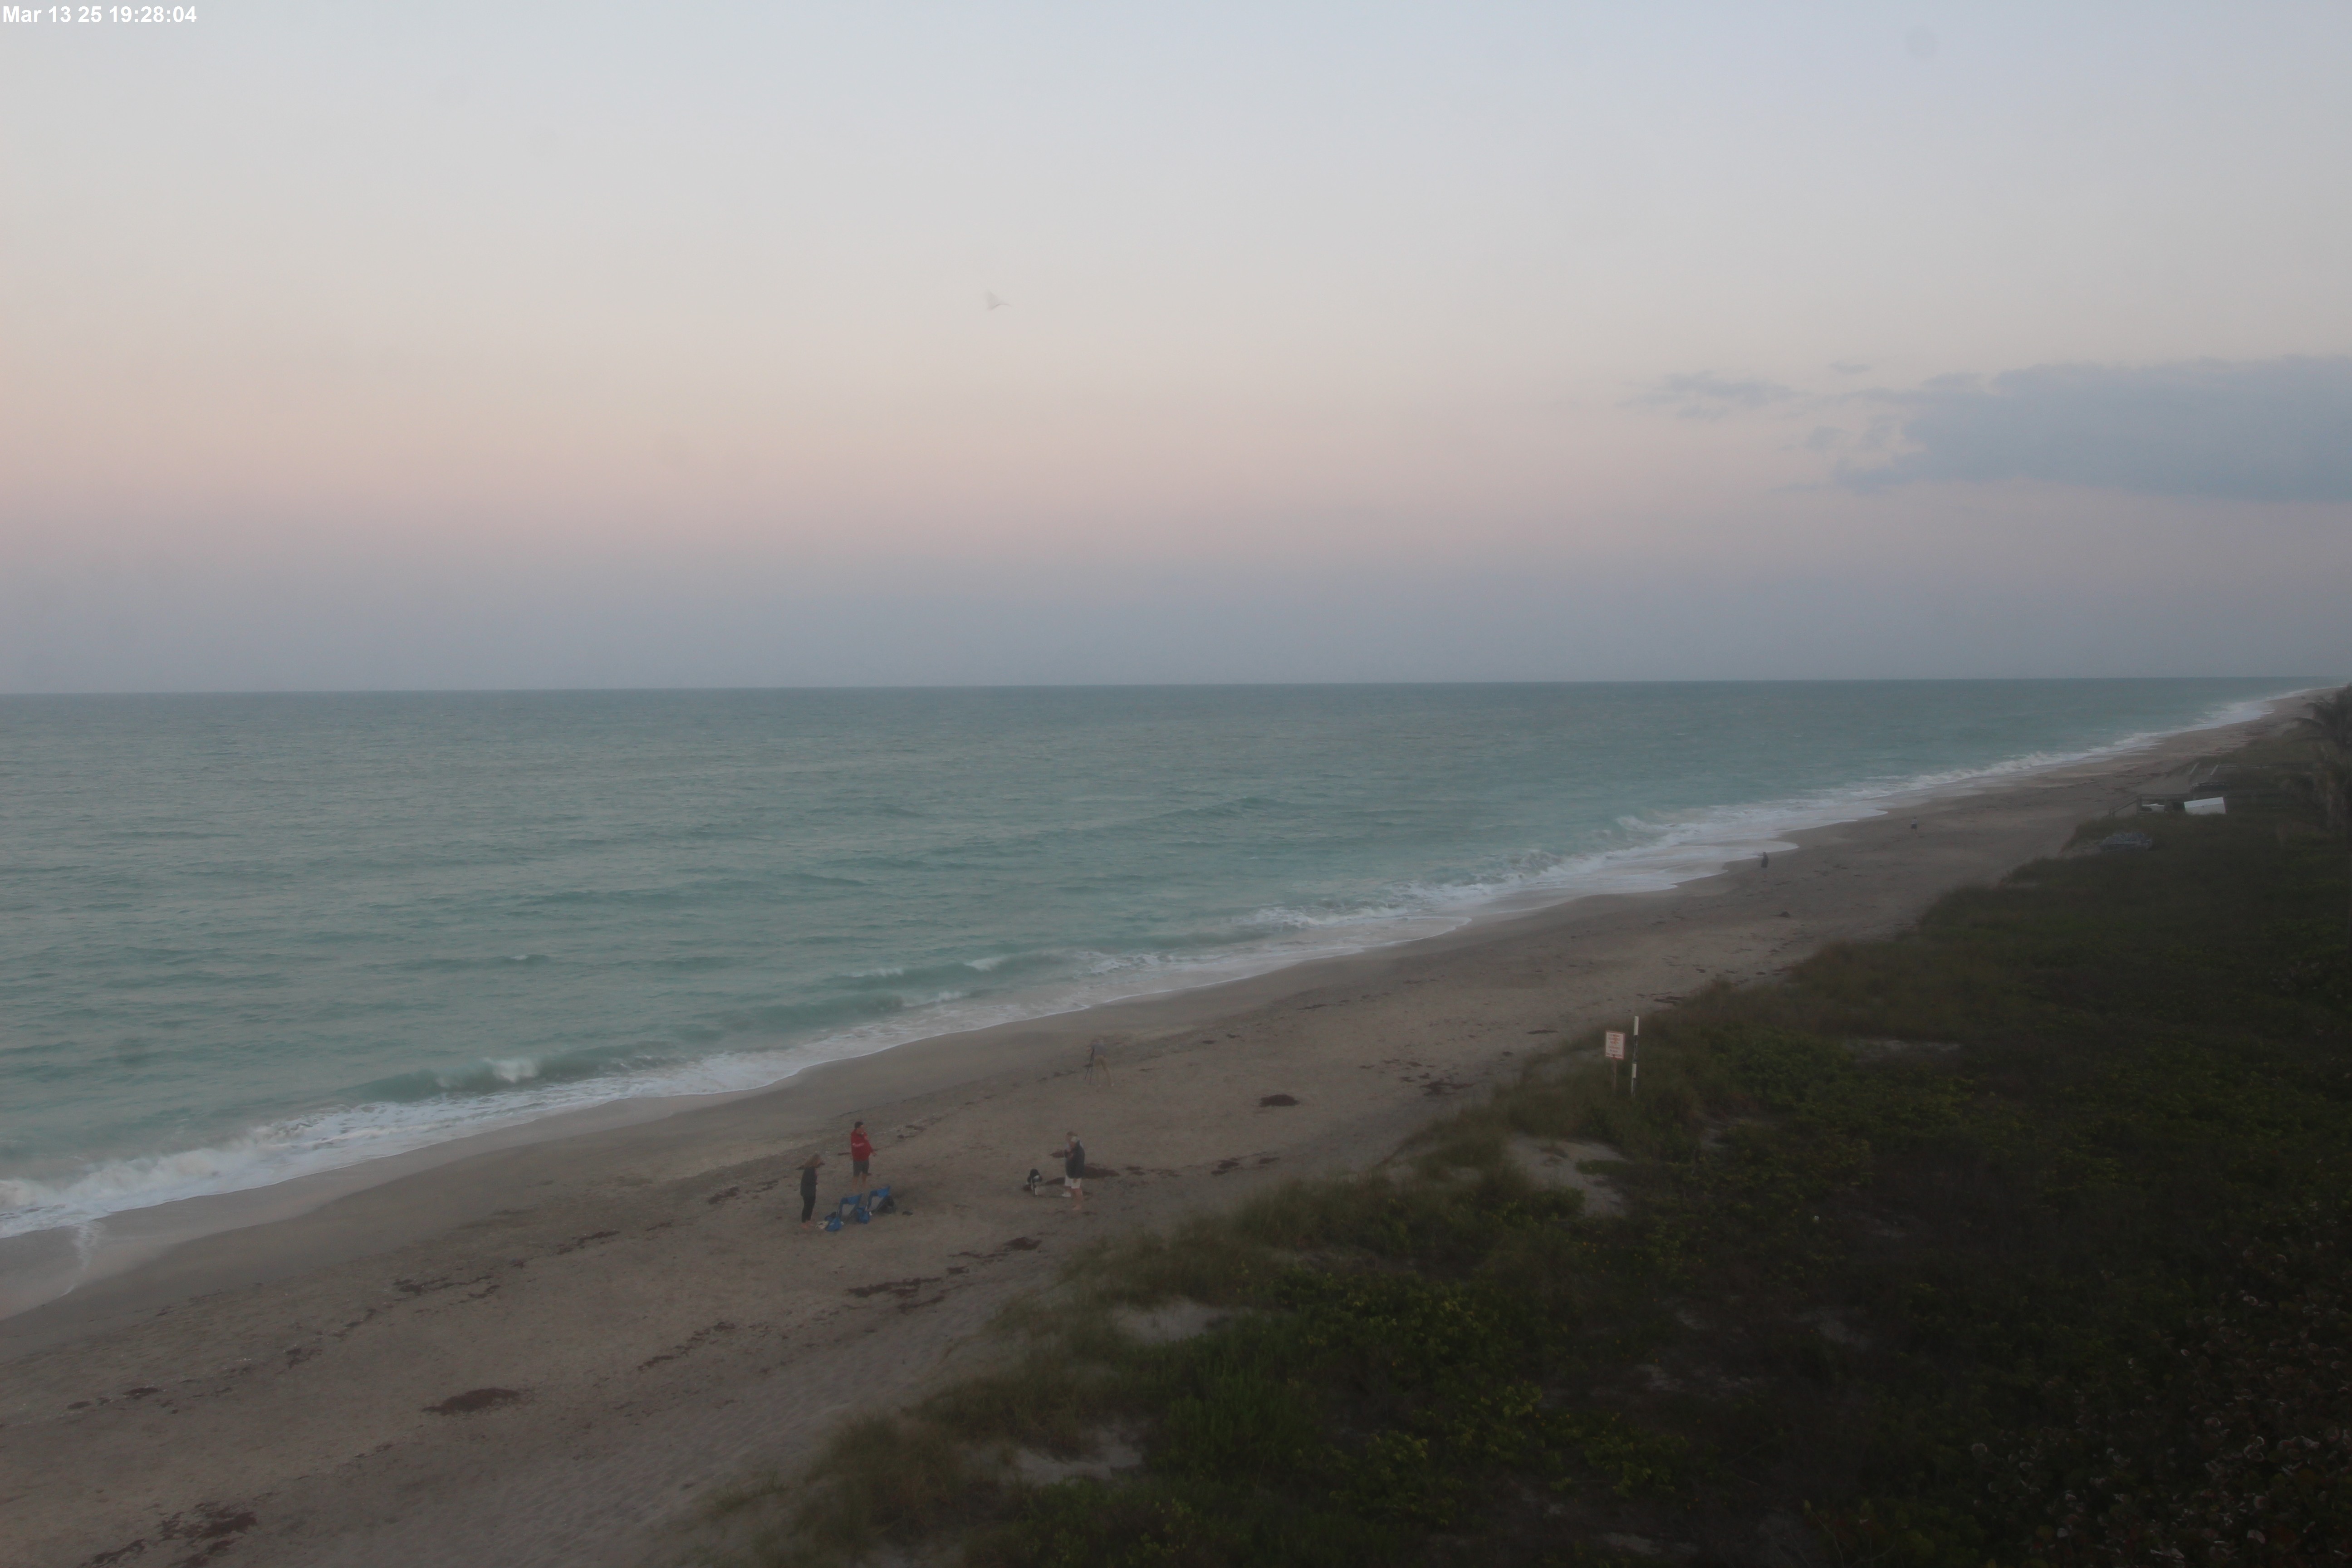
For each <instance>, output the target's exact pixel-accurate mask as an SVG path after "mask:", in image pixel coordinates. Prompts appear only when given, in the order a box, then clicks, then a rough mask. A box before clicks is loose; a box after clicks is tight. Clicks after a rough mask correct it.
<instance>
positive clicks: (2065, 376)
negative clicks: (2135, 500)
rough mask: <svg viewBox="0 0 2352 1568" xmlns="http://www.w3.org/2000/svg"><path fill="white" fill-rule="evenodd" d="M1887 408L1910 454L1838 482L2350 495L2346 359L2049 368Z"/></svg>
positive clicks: (1928, 390) (1929, 389)
mask: <svg viewBox="0 0 2352 1568" xmlns="http://www.w3.org/2000/svg"><path fill="white" fill-rule="evenodd" d="M1865 395H1866V396H1869V397H1871V398H1873V399H1875V400H1879V401H1882V402H1885V403H1887V404H1891V405H1894V407H1895V409H1896V411H1897V414H1896V417H1897V419H1898V421H1899V424H1900V427H1901V435H1900V440H1899V442H1898V443H1897V445H1898V446H1902V447H1908V448H1909V449H1908V450H1905V451H1902V452H1900V454H1899V455H1898V456H1896V457H1895V458H1892V459H1891V460H1890V461H1888V462H1885V463H1883V464H1879V465H1877V466H1874V467H1871V468H1845V469H1843V470H1842V471H1841V472H1840V474H1839V476H1838V477H1839V479H1840V480H1841V481H1842V482H1843V483H1844V484H1846V485H1848V486H1850V487H1852V488H1853V489H1863V490H1870V489H1885V488H1886V487H1887V486H1890V485H1901V484H1912V483H1916V482H1920V481H1923V480H1964V481H1984V480H1999V479H2039V480H2042V481H2043V482H2045V483H2049V484H2058V485H2080V486H2085V487H2088V488H2091V489H2112V490H2126V491H2130V492H2133V493H2136V494H2140V495H2168V496H2220V497H2227V498H2231V499H2233V500H2303V501H2341V500H2352V357H2335V358H2324V359H2322V358H2301V357H2290V358H2284V359H2271V360H2254V361H2250V362H2242V363H2231V362H2227V361H2222V360H2195V361H2189V362H2187V363H2178V364H2158V365H2145V366H2137V367H2132V366H2123V365H2096V364H2050V365H2034V366H2032V367H2031V368H2028V369H2025V370H2012V371H2007V372H2004V373H2002V374H2000V375H1996V376H1993V377H1992V378H1990V380H1985V379H1981V378H1979V377H1976V376H1945V377H1941V378H1938V379H1937V380H1934V381H1930V382H1928V383H1927V384H1924V385H1922V386H1920V387H1918V388H1917V389H1916V390H1914V391H1909V392H1880V393H1872V394H1865Z"/></svg>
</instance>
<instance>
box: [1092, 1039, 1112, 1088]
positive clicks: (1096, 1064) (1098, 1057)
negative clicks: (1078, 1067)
mask: <svg viewBox="0 0 2352 1568" xmlns="http://www.w3.org/2000/svg"><path fill="white" fill-rule="evenodd" d="M1106 1044H1107V1042H1106V1041H1105V1040H1104V1039H1103V1037H1101V1036H1100V1035H1097V1036H1096V1037H1094V1038H1093V1039H1092V1040H1090V1041H1088V1042H1087V1082H1088V1083H1094V1082H1097V1081H1100V1082H1103V1083H1108V1082H1109V1081H1110V1052H1109V1051H1108V1050H1107V1049H1105V1048H1104V1047H1105V1046H1106Z"/></svg>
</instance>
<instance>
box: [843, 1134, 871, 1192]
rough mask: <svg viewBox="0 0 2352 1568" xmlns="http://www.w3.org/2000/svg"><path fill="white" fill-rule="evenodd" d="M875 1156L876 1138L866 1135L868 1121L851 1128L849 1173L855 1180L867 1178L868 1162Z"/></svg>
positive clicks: (861, 1180) (860, 1180)
mask: <svg viewBox="0 0 2352 1568" xmlns="http://www.w3.org/2000/svg"><path fill="white" fill-rule="evenodd" d="M873 1158H874V1140H873V1139H871V1138H868V1137H867V1136H866V1123H864V1122H863V1121H861V1122H859V1123H857V1124H856V1126H854V1127H852V1128H851V1129H850V1130H849V1174H850V1178H851V1179H852V1180H853V1181H857V1182H863V1181H865V1180H866V1163H867V1162H868V1161H870V1160H872V1159H873Z"/></svg>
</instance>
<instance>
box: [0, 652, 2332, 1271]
mask: <svg viewBox="0 0 2352 1568" xmlns="http://www.w3.org/2000/svg"><path fill="white" fill-rule="evenodd" d="M2289 695H2290V696H2292V695H2299V693H2296V694H2289ZM2279 700H2281V699H2280V698H2278V697H2266V698H2262V699H2254V700H2245V701H2241V702H2235V703H2231V704H2230V705H2229V706H2227V707H2225V708H2221V709H2219V710H2215V711H2214V712H2212V713H2210V714H2208V715H2207V716H2205V717H2204V718H2203V719H2201V720H2200V721H2198V722H2197V723H2195V724H2191V725H2188V726H2184V727H2183V730H2182V731H2152V732H2148V733H2143V734H2137V735H2132V736H2128V737H2126V738H2125V739H2123V740H2119V741H2116V742H2111V743H2109V744H2106V745H2102V746H2096V747H2091V748H2087V749H2084V750H2080V751H2074V752H2035V753H2031V754H2026V755H2020V756H2015V757H2011V758H2008V759H2005V760H2003V761H2000V762H1998V763H1991V764H1989V765H1985V766H1980V767H1974V768H1958V769H1952V770H1948V771H1944V772H1937V773H1916V774H1911V775H1907V776H1904V777H1899V778H1882V779H1870V780H1863V781H1858V782H1855V783H1853V784H1846V785H1843V786H1840V787H1838V788H1834V789H1829V790H1823V791H1820V792H1816V793H1813V794H1811V795H1801V796H1795V797H1790V798H1787V799H1781V800H1768V801H1758V802H1748V803H1742V804H1736V805H1720V806H1714V807H1708V808H1706V809H1703V810H1696V811H1693V812H1690V813H1688V814H1685V815H1680V816H1627V817H1623V818H1621V819H1620V821H1619V828H1620V831H1621V832H1622V834H1623V836H1624V837H1625V840H1626V842H1624V843H1622V844H1621V845H1619V846H1616V847H1611V848H1607V849H1604V850H1597V851H1594V852H1591V853H1587V854H1582V855H1566V856H1563V855H1554V854H1549V853H1544V852H1539V851H1528V852H1526V853H1524V854H1523V855H1520V856H1517V857H1507V858H1503V859H1501V860H1500V861H1499V863H1498V865H1497V867H1496V869H1495V870H1494V871H1493V872H1491V873H1488V874H1479V875H1473V876H1467V877H1465V878H1463V879H1457V880H1453V881H1404V882H1399V883H1397V884H1393V885H1391V886H1390V887H1387V888H1383V889H1377V890H1376V891H1374V892H1373V893H1371V894H1370V895H1368V896H1366V897H1364V898H1362V899H1360V900H1354V901H1352V902H1349V903H1347V904H1344V905H1334V906H1331V907H1328V908H1327V907H1310V908H1298V907H1293V906H1287V905H1276V906H1269V907H1267V908H1265V909H1262V910H1256V911H1255V912H1254V913H1252V914H1250V915H1248V916H1246V917H1245V918H1244V920H1242V921H1240V922H1239V925H1240V928H1241V929H1240V931H1239V932H1238V933H1237V934H1238V935H1239V936H1240V940H1238V941H1236V942H1234V943H1233V944H1231V945H1230V946H1227V947H1224V948H1223V949H1220V950H1216V951H1212V952H1190V953H1169V952H1103V951H1097V950H1088V949H1072V950H1066V951H1063V952H1055V953H1052V954H1043V955H1041V954H1024V955H1021V956H1024V957H1050V958H1052V959H1055V960H1056V961H1058V962H1059V963H1060V964H1061V965H1062V966H1063V967H1064V968H1065V969H1066V971H1067V972H1068V973H1069V974H1070V978H1067V979H1065V980H1062V981H1058V982H1053V983H1048V984H1039V985H1036V986H1033V987H1029V988H1026V989H1024V990H1022V991H1019V992H1011V993H1003V994H996V995H993V996H978V997H976V996H974V995H973V994H971V993H968V992H964V991H960V990H951V989H950V990H940V991H936V992H930V993H928V994H923V995H920V996H916V997H908V998H902V1002H903V1004H904V1005H903V1006H902V1008H901V1010H899V1011H898V1012H895V1013H893V1014H892V1015H891V1016H888V1017H887V1018H884V1019H881V1020H877V1021H875V1022H872V1023H868V1024H865V1025H861V1026H856V1027H852V1028H847V1029H843V1030H839V1031H836V1032H835V1033H833V1034H830V1035H827V1036H825V1037H822V1038H819V1039H814V1040H810V1041H805V1042H801V1043H796V1044H793V1045H789V1046H784V1047H779V1048H773V1049H753V1050H737V1051H729V1052H722V1053H719V1054H715V1055H710V1056H706V1057H702V1058H696V1059H693V1060H688V1061H681V1062H674V1063H669V1064H666V1065H663V1066H659V1067H653V1068H642V1069H639V1070H635V1071H627V1072H615V1073H611V1074H607V1075H603V1076H596V1077H589V1078H582V1079H569V1080H562V1081H551V1080H548V1079H543V1078H542V1076H541V1072H542V1068H541V1063H540V1062H539V1061H537V1060H535V1059H533V1058H521V1057H516V1058H488V1059H487V1060H486V1061H485V1063H484V1066H485V1067H486V1068H487V1069H488V1073H489V1075H490V1076H491V1077H493V1078H495V1079H497V1080H498V1081H499V1083H501V1084H503V1085H506V1086H508V1087H507V1088H505V1089H501V1090H499V1091H498V1092H495V1093H456V1092H453V1093H451V1094H448V1095H446V1096H443V1097H439V1098H435V1099H431V1100H418V1101H399V1102H394V1101H381V1102H370V1103H367V1104H361V1105H352V1106H341V1107H334V1108H331V1109H328V1110H321V1111H319V1112H316V1113H313V1114H310V1115H307V1116H300V1117H295V1118H289V1119H287V1120H284V1121H275V1122H272V1123H269V1124H268V1125H266V1126H262V1127H258V1128H255V1129H253V1130H251V1131H247V1132H246V1133H244V1134H241V1135H239V1136H237V1137H235V1138H232V1139H228V1140H226V1141H224V1142H220V1143H217V1144H214V1145H209V1146H206V1147H204V1148H198V1149H190V1150H183V1151H179V1152H171V1153H162V1154H152V1155H142V1156H137V1157H132V1158H125V1159H116V1160H109V1161H105V1162H102V1163H97V1164H95V1165H92V1166H91V1167H89V1169H87V1170H84V1171H81V1172H79V1173H73V1174H70V1175H64V1176H60V1177H57V1178H54V1179H48V1180H37V1179H29V1178H21V1177H20V1178H0V1237H6V1236H14V1235H21V1234H24V1233H26V1232H29V1231H35V1230H44V1229H48V1228H52V1227H58V1226H74V1227H77V1233H78V1235H81V1236H84V1237H87V1236H88V1235H89V1234H90V1232H89V1227H90V1226H92V1225H93V1224H94V1223H95V1222H98V1221H100V1220H101V1219H103V1218H104V1217H105V1216H106V1215H111V1214H118V1213H121V1212H123V1211H126V1210H132V1209H139V1208H145V1207H148V1206H151V1205H157V1204H164V1203H170V1202H173V1201H175V1200H179V1199H184V1198H191V1197H197V1196H203V1195H209V1194H224V1193H235V1192H242V1191H249V1190H252V1189H255V1188H258V1187H263V1186H268V1185H270V1184H275V1183H278V1182H283V1181H287V1180H290V1179H292V1178H295V1177H298V1176H302V1175H307V1174H311V1173H317V1172H322V1171H328V1170H333V1169H337V1168H340V1167H343V1166H348V1165H352V1164H356V1163H362V1162H365V1161H370V1160H375V1159H381V1158H383V1157H386V1156H389V1155H394V1154H400V1153H405V1152H411V1151H414V1150H417V1149H421V1148H425V1147H428V1146H430V1145H433V1144H436V1143H442V1142H449V1141H451V1140H454V1139H457V1138H462V1137H467V1136H469V1135H472V1134H476V1133H482V1132H488V1131H499V1130H501V1129H505V1128H510V1127H514V1126H517V1125H520V1124H523V1123H526V1122H530V1121H537V1120H540V1119H542V1118H545V1117H547V1116H550V1115H552V1114H554V1113H557V1112H560V1111H564V1110H577V1109H583V1108H586V1107H590V1106H594V1105H598V1104H607V1103H611V1102H613V1101H615V1100H635V1099H644V1098H668V1097H677V1096H685V1095H696V1094H711V1093H726V1092H735V1091H742V1090H750V1089H761V1088H766V1087H769V1086H771V1085H773V1084H776V1083H778V1082H781V1081H782V1080H783V1079H789V1078H792V1077H793V1076H794V1075H796V1074H798V1073H800V1072H802V1071H803V1070H805V1069H806V1068H810V1067H813V1066H816V1065H818V1064H820V1063H823V1062H828V1061H836V1060H841V1059H845V1058H852V1057H858V1056H865V1055H869V1054H871V1053H873V1052H877V1051H882V1050H887V1049H889V1048H891V1047H894V1046H898V1045H903V1044H907V1043H908V1042H910V1041H913V1040H917V1039H922V1038H927V1037H935V1036H939V1035H943V1034H951V1033H957V1032H961V1031H963V1030H969V1029H977V1028H985V1027H989V1026H993V1025H998V1024H1006V1023H1013V1022H1019V1021H1024V1020H1028V1019H1034V1018H1039V1017H1045V1016H1054V1015H1057V1014H1063V1013H1067V1012H1072V1011H1076V1010H1079V1009H1082V1008H1086V1007H1091V1006H1098V1005H1104V1004H1106V1003H1110V1002H1116V1001H1121V1000H1126V999H1129V998H1132V997H1136V996H1141V995H1149V994H1160V993H1164V992H1169V991H1175V990H1183V989H1188V988H1191V987H1194V986H1199V985H1206V984H1217V983H1220V982H1223V981H1226V980H1233V979H1239V978H1244V977H1246V976H1249V975H1253V974H1260V973H1267V972H1270V971H1273V970H1276V969H1280V968H1285V967H1287V966H1289V965H1292V964H1296V963H1304V962H1308V961H1311V960H1314V959H1318V958H1324V957H1333V956H1338V955H1341V954H1344V953H1348V952H1360V951H1363V950H1365V949H1368V948H1371V947H1376V946H1381V945H1387V944H1390V943H1393V942H1403V941H1410V940H1412V939H1415V938H1418V937H1423V936H1428V935H1433V934H1436V933H1438V932H1442V931H1447V930H1451V929H1454V928H1456V927H1458V926H1460V925H1462V924H1464V923H1465V922H1466V921H1470V920H1472V919H1475V918H1477V917H1478V916H1480V915H1482V914H1486V913H1493V912H1500V911H1504V910H1515V909H1522V908H1527V907H1530V906H1533V905H1538V904H1542V903H1550V902H1559V901H1562V900H1569V899H1573V898H1579V897H1585V896H1590V895H1593V894H1599V893H1612V892H1635V891H1653V890H1660V889H1668V888H1672V887H1675V886H1676V885H1678V884H1680V883H1682V882H1685V881H1689V880H1692V879H1696V878H1698V877H1703V876H1706V875H1709V874H1712V873H1713V872H1714V871H1716V870H1717V869H1719V868H1721V867H1722V866H1724V865H1726V864H1727V863H1728V862H1730V861H1732V860H1734V859H1738V858H1742V857H1745V856H1749V855H1754V854H1756V853H1759V851H1763V850H1771V851H1774V852H1780V851H1783V850H1786V849H1788V848H1790V847H1791V846H1790V843H1789V842H1788V838H1787V836H1788V835H1789V834H1791V833H1795V832H1800V831H1802V830H1804V829H1806V828H1810V827H1819V826H1829V825H1831V824H1833V823H1838V822H1847V821H1854V820H1858V819H1861V818H1864V817H1868V816H1879V815H1883V814H1885V812H1887V811H1889V810H1891V809H1895V808H1897V807H1899V806H1901V805H1906V804H1912V803H1916V802H1919V801H1923V800H1926V799H1927V798H1930V797H1934V796H1939V795H1952V794H1958V793H1965V792H1968V791H1970V790H1974V789H1979V788H1983V787H1986V786H1987V785H1990V784H1996V783H1999V782H2000V781H2003V780H2006V779H2011V778H2014V777H2016V776H2018V775H2020V774H2022V773H2031V772H2035V771H2038V770H2043V769H2049V768H2053V767H2058V766H2063V765H2067V764H2070V763H2082V762H2088V761H2095V760H2098V759H2101V758H2105V757H2111V756H2117V755H2123V754H2126V753H2128V752H2132V751H2135V750H2138V749H2142V748H2144V747H2147V746H2148V745H2150V744H2153V743H2154V742H2157V741H2159V740H2161V739H2163V738H2165V736H2166V735H2168V734H2176V733H2181V732H2185V731H2193V730H2201V729H2208V728H2215V727H2219V726H2222V725H2227V724H2231V723H2236V722H2241V721H2245V720H2248V719H2252V718H2256V717H2259V716H2260V715H2261V714H2262V713H2263V712H2264V711H2266V710H2269V709H2270V707H2271V706H2272V705H2273V704H2274V703H2276V702H2278V701H2279ZM1012 956H1013V955H1003V956H997V957H990V958H983V959H978V960H969V961H965V966H966V967H968V968H970V969H971V970H974V971H976V972H978V973H989V972H991V971H992V970H994V969H995V968H997V967H998V966H999V965H1001V964H1003V963H1006V962H1008V961H1009V959H1010V957H1012ZM541 957H543V955H541V954H535V953H521V954H515V955H513V958H514V960H515V961H516V962H527V961H530V960H532V959H536V958H541ZM904 973H906V970H905V968H904V967H903V966H888V967H881V968H875V969H870V970H865V971H860V972H858V973H857V974H856V978H861V979H887V978H895V977H898V976H901V975H903V974H904Z"/></svg>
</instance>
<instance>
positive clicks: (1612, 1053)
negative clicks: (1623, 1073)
mask: <svg viewBox="0 0 2352 1568" xmlns="http://www.w3.org/2000/svg"><path fill="white" fill-rule="evenodd" d="M1601 1041H1602V1042H1603V1043H1602V1046H1601V1048H1602V1049H1603V1050H1605V1051H1607V1052H1608V1053H1609V1059H1610V1060H1611V1061H1612V1062H1622V1061H1623V1060H1624V1059H1625V1036H1624V1032H1623V1031H1622V1030H1619V1029H1612V1030H1610V1031H1609V1032H1608V1033H1607V1034H1605V1035H1603V1036H1601Z"/></svg>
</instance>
